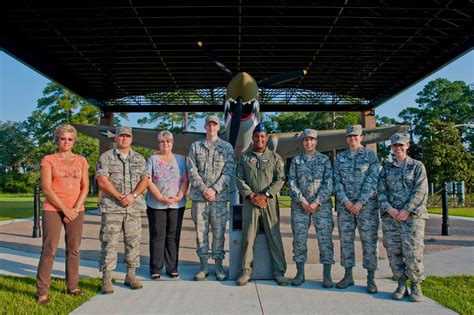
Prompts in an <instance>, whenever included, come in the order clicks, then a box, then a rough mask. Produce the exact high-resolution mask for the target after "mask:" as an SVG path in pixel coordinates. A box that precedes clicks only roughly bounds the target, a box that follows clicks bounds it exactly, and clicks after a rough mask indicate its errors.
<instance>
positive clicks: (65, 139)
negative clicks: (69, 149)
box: [59, 137, 76, 142]
mask: <svg viewBox="0 0 474 315" xmlns="http://www.w3.org/2000/svg"><path fill="white" fill-rule="evenodd" d="M59 140H61V141H69V142H73V141H74V140H76V139H75V138H65V137H60V138H59Z"/></svg>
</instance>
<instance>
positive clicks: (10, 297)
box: [0, 276, 101, 314]
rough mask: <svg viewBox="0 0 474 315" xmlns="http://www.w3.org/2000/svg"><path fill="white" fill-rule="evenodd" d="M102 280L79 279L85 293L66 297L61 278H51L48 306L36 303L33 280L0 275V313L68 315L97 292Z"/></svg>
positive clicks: (63, 281) (64, 284) (34, 281)
mask: <svg viewBox="0 0 474 315" xmlns="http://www.w3.org/2000/svg"><path fill="white" fill-rule="evenodd" d="M100 285H101V280H100V279H97V278H80V279H79V288H80V289H81V290H83V291H84V292H85V294H84V296H81V297H77V296H73V295H69V294H66V292H67V291H66V283H65V280H64V279H59V278H54V277H53V278H52V279H51V287H50V290H49V292H48V297H49V299H50V300H51V302H50V303H49V304H47V305H38V303H36V278H34V277H15V276H0V310H1V311H0V313H2V314H69V313H70V312H72V311H73V310H75V309H76V308H78V307H79V306H81V305H82V304H84V303H85V302H87V301H88V300H89V299H90V298H92V297H93V296H95V295H96V294H97V293H98V292H100Z"/></svg>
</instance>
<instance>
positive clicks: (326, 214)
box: [288, 129, 334, 288]
mask: <svg viewBox="0 0 474 315" xmlns="http://www.w3.org/2000/svg"><path fill="white" fill-rule="evenodd" d="M317 138H318V133H317V131H316V130H314V129H305V130H304V131H303V146H304V149H305V152H304V153H301V154H299V155H296V156H295V157H294V158H293V160H292V161H291V165H290V172H289V174H288V186H289V191H290V196H291V230H292V231H293V254H294V256H293V260H294V261H295V262H296V267H297V270H298V272H297V274H296V276H295V278H294V279H293V280H292V281H291V284H292V285H296V286H298V285H301V283H303V282H304V281H305V276H304V264H305V262H306V259H307V251H308V250H307V246H306V244H307V240H308V229H309V227H310V225H311V221H312V222H313V224H314V227H315V228H316V236H317V238H318V247H319V260H320V262H321V263H322V264H323V265H324V272H323V287H325V288H332V286H333V283H332V279H331V266H332V265H333V264H334V244H333V240H332V231H333V229H334V221H333V218H332V202H331V194H332V186H333V183H332V181H333V174H332V166H331V162H330V161H329V158H328V157H327V156H326V155H324V154H321V153H319V152H317V151H316V145H317Z"/></svg>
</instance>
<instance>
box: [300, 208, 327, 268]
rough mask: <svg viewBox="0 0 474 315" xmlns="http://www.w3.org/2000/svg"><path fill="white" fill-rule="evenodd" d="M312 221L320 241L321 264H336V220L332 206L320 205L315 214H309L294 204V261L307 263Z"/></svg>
mask: <svg viewBox="0 0 474 315" xmlns="http://www.w3.org/2000/svg"><path fill="white" fill-rule="evenodd" d="M311 221H312V222H313V225H314V227H315V229H316V237H317V239H318V247H319V262H320V263H322V264H331V265H332V264H334V243H333V240H332V231H333V230H334V220H333V218H332V207H331V205H330V204H328V205H320V206H319V208H318V210H317V211H316V212H315V213H307V212H305V211H304V210H303V208H302V207H300V206H297V205H295V204H293V203H292V205H291V230H292V232H293V260H294V261H295V262H306V260H307V257H308V254H307V253H308V248H307V241H308V230H309V227H310V225H311Z"/></svg>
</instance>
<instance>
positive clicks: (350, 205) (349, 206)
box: [344, 200, 354, 213]
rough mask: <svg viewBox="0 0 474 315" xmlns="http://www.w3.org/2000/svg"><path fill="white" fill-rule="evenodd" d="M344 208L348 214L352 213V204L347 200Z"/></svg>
mask: <svg viewBox="0 0 474 315" xmlns="http://www.w3.org/2000/svg"><path fill="white" fill-rule="evenodd" d="M344 206H345V207H346V209H347V211H349V213H352V212H351V209H352V207H353V206H354V204H353V203H352V202H351V201H350V200H347V201H346V202H344Z"/></svg>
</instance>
